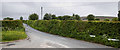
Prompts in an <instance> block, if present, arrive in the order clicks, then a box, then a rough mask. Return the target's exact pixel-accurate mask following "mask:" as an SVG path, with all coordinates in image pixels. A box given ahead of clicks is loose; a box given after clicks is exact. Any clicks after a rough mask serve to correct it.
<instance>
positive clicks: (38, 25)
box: [24, 20, 120, 48]
mask: <svg viewBox="0 0 120 50" xmlns="http://www.w3.org/2000/svg"><path fill="white" fill-rule="evenodd" d="M24 22H25V23H27V24H28V25H30V26H31V27H33V28H35V29H37V30H40V31H43V32H48V33H51V34H56V35H60V36H64V37H70V38H75V39H79V40H85V41H89V42H94V43H100V44H104V45H107V46H112V47H115V48H120V41H112V40H108V39H119V40H120V22H104V21H102V22H100V21H91V22H87V21H77V20H35V21H32V20H28V21H24ZM90 35H94V36H95V37H91V36H90Z"/></svg>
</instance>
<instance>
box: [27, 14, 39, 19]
mask: <svg viewBox="0 0 120 50" xmlns="http://www.w3.org/2000/svg"><path fill="white" fill-rule="evenodd" d="M38 18H39V16H38V15H37V14H36V13H34V14H31V15H30V16H29V20H38Z"/></svg>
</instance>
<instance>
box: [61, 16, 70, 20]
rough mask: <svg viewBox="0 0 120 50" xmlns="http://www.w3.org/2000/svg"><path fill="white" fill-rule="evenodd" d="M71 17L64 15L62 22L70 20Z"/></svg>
mask: <svg viewBox="0 0 120 50" xmlns="http://www.w3.org/2000/svg"><path fill="white" fill-rule="evenodd" d="M70 18H71V16H68V15H64V16H63V20H70Z"/></svg>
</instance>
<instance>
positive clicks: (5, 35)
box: [2, 31, 27, 42]
mask: <svg viewBox="0 0 120 50" xmlns="http://www.w3.org/2000/svg"><path fill="white" fill-rule="evenodd" d="M26 37H27V35H26V34H25V32H24V31H2V41H3V42H5V41H13V40H20V39H25V38H26Z"/></svg>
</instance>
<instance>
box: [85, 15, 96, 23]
mask: <svg viewBox="0 0 120 50" xmlns="http://www.w3.org/2000/svg"><path fill="white" fill-rule="evenodd" d="M94 18H95V16H94V15H93V14H89V15H88V16H87V19H88V21H91V20H94Z"/></svg>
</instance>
